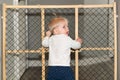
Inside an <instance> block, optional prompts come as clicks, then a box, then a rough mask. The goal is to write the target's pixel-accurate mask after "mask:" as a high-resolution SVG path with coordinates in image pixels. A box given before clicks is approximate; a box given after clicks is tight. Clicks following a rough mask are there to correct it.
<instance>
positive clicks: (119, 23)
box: [115, 0, 120, 80]
mask: <svg viewBox="0 0 120 80" xmlns="http://www.w3.org/2000/svg"><path fill="white" fill-rule="evenodd" d="M115 1H116V3H117V15H118V17H117V30H118V31H117V32H118V34H117V37H118V40H117V41H118V42H117V43H118V75H120V64H119V63H120V49H119V48H120V37H119V36H120V31H119V30H120V10H119V9H120V0H115ZM118 80H120V76H118Z"/></svg>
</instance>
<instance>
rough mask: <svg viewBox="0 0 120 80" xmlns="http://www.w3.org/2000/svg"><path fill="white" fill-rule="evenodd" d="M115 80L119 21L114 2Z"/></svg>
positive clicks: (115, 76) (115, 74)
mask: <svg viewBox="0 0 120 80" xmlns="http://www.w3.org/2000/svg"><path fill="white" fill-rule="evenodd" d="M113 10H114V12H113V13H114V49H115V50H114V80H117V23H116V15H117V14H116V3H115V2H114V9H113Z"/></svg>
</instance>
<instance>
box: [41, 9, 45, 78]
mask: <svg viewBox="0 0 120 80" xmlns="http://www.w3.org/2000/svg"><path fill="white" fill-rule="evenodd" d="M41 28H42V30H41V33H42V40H43V38H44V36H45V35H44V31H45V10H44V8H42V9H41ZM44 53H45V50H44V48H43V47H42V80H45V54H44Z"/></svg>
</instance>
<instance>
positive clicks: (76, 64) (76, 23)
mask: <svg viewBox="0 0 120 80" xmlns="http://www.w3.org/2000/svg"><path fill="white" fill-rule="evenodd" d="M77 38H78V7H76V8H75V39H77ZM78 63H79V62H78V50H76V51H75V80H78V78H79V73H78V72H79V70H78V67H79V66H78Z"/></svg>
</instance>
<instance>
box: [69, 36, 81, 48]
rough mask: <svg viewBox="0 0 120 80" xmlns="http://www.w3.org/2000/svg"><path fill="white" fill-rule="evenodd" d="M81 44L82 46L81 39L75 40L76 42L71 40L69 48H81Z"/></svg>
mask: <svg viewBox="0 0 120 80" xmlns="http://www.w3.org/2000/svg"><path fill="white" fill-rule="evenodd" d="M81 44H82V39H81V38H77V39H76V40H71V47H72V48H73V49H79V48H81Z"/></svg>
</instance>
